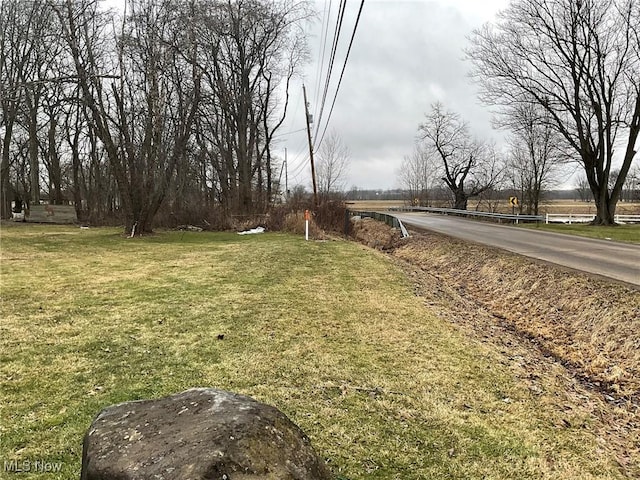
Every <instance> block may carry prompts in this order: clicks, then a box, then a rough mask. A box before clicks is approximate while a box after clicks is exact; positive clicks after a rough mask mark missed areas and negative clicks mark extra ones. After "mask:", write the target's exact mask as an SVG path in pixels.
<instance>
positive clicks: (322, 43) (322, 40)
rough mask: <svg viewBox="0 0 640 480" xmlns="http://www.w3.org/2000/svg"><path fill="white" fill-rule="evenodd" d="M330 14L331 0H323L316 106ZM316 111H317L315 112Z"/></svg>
mask: <svg viewBox="0 0 640 480" xmlns="http://www.w3.org/2000/svg"><path fill="white" fill-rule="evenodd" d="M330 16H331V0H328V2H327V0H325V1H324V12H323V15H322V26H321V32H322V34H321V36H320V49H319V51H318V57H319V58H320V64H319V65H318V74H317V75H316V91H315V97H314V100H313V102H314V103H315V105H316V107H317V106H318V105H319V102H318V97H319V95H320V80H322V69H323V67H324V56H325V53H326V52H327V34H328V33H329V18H330ZM316 113H317V112H316Z"/></svg>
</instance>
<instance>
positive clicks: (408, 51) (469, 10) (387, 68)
mask: <svg viewBox="0 0 640 480" xmlns="http://www.w3.org/2000/svg"><path fill="white" fill-rule="evenodd" d="M329 3H331V6H330V20H329V21H330V23H329V34H328V36H329V39H328V42H331V39H332V32H333V27H334V25H335V18H336V15H337V9H338V4H339V2H338V0H333V1H331V2H330V1H329V0H326V1H325V0H316V2H315V4H316V9H317V10H318V20H317V21H316V22H315V23H314V24H310V25H309V28H308V42H309V48H310V54H311V61H310V63H309V64H308V65H307V66H306V68H305V70H304V75H303V78H302V79H300V81H299V82H297V83H296V85H294V86H293V92H292V97H291V105H290V110H289V115H288V118H287V120H286V121H285V124H284V125H283V127H282V130H281V132H282V133H287V132H293V131H297V130H300V129H303V128H304V126H305V124H304V103H303V100H302V81H304V83H305V85H306V88H307V97H308V100H309V103H310V109H311V111H312V112H313V113H314V114H315V115H314V119H315V120H316V121H317V118H318V116H317V109H318V108H319V103H320V98H318V97H319V96H320V95H321V93H322V92H321V91H320V92H318V88H317V82H318V68H319V64H320V57H321V49H320V43H321V42H320V40H321V35H320V33H321V21H322V17H323V12H324V11H325V6H328V4H329ZM507 4H508V0H483V1H477V0H367V1H366V2H365V5H364V8H363V11H362V16H361V18H360V23H359V25H358V30H357V32H356V37H355V40H354V45H353V47H352V50H351V54H350V56H349V61H348V63H347V67H346V71H345V74H344V78H343V80H342V86H341V87H340V93H339V94H338V99H337V101H336V105H335V108H334V111H333V114H332V116H331V120H330V123H329V130H335V131H336V132H337V133H338V134H339V135H340V137H341V138H342V140H343V142H344V143H345V144H346V145H347V146H348V147H349V149H350V151H351V160H350V167H349V172H348V178H347V180H346V188H351V187H352V186H354V185H355V186H358V187H359V188H364V189H390V188H396V187H399V186H400V185H399V183H398V181H397V171H398V169H399V166H400V163H401V162H402V158H403V156H404V155H408V154H410V153H411V150H412V148H413V145H414V141H415V137H416V132H417V128H418V125H419V124H420V123H421V122H422V120H423V117H424V114H425V113H426V112H427V111H428V110H429V108H430V105H431V104H432V103H434V102H436V101H440V102H442V103H443V104H444V105H445V107H446V108H447V109H450V110H453V111H455V112H457V113H459V114H460V115H461V116H462V117H463V118H464V119H465V120H467V121H468V122H469V124H470V128H471V130H472V132H473V133H474V134H475V135H477V136H478V137H481V138H487V139H488V138H494V139H497V138H498V137H499V135H500V133H499V132H494V131H493V130H492V129H491V126H490V118H491V115H490V113H489V110H488V108H487V107H485V106H483V105H481V104H480V102H479V101H478V99H477V97H476V92H477V90H476V87H475V86H474V85H473V84H472V83H471V81H470V80H469V78H468V77H467V73H468V71H469V68H470V65H469V63H468V62H466V61H465V60H464V59H463V56H464V53H463V49H464V48H465V46H466V45H467V39H466V37H467V36H468V35H469V34H470V33H471V31H472V30H473V29H475V28H477V27H479V26H481V25H482V24H483V23H484V22H486V21H491V20H492V19H493V18H494V16H495V14H496V12H497V11H499V10H501V9H503V8H505V7H506V6H507ZM359 6H360V1H358V0H351V1H349V2H348V3H347V13H346V15H345V19H344V22H343V27H342V33H341V38H340V44H341V47H342V48H339V49H338V53H337V55H336V61H335V64H334V67H333V70H334V72H333V74H332V79H333V81H332V84H331V86H330V88H329V95H328V98H327V104H326V106H325V112H324V114H323V120H322V128H323V129H324V123H325V120H326V118H327V115H328V114H329V109H330V106H331V105H330V101H331V100H332V99H333V95H334V92H335V88H336V85H337V81H338V78H339V76H340V70H341V69H342V65H343V63H344V56H345V53H346V48H347V45H348V40H349V38H350V36H351V32H352V30H353V25H354V22H355V17H356V14H357V10H358V8H359ZM329 49H330V44H329V45H328V46H327V53H326V56H328V51H329ZM325 63H326V61H325ZM336 70H337V71H336ZM325 75H326V66H325V67H324V69H323V71H322V77H321V78H322V80H321V82H322V85H324V81H325V80H324V79H325ZM325 138H326V137H325ZM280 139H281V140H280V143H279V144H278V146H277V148H276V151H275V153H276V154H277V155H279V156H281V157H282V158H284V148H285V147H286V148H287V154H288V163H289V168H288V170H289V185H290V187H289V188H291V185H296V184H302V185H305V186H307V187H310V185H311V173H310V166H309V154H308V147H307V140H306V133H305V132H297V133H293V134H289V135H283V136H282V137H280Z"/></svg>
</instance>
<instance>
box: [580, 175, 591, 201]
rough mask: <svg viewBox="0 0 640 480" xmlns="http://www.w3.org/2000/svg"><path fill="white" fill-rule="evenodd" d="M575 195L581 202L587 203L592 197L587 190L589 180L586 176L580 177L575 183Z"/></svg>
mask: <svg viewBox="0 0 640 480" xmlns="http://www.w3.org/2000/svg"><path fill="white" fill-rule="evenodd" d="M576 193H577V194H578V198H579V199H580V201H581V202H589V201H590V200H591V199H592V198H593V197H592V196H591V191H590V189H589V180H587V176H586V175H582V176H580V177H579V178H578V180H577V181H576Z"/></svg>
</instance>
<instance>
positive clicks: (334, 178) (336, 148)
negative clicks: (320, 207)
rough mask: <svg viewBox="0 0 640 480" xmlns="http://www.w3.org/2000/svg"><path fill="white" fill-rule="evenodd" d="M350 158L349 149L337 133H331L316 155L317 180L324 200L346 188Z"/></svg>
mask: <svg viewBox="0 0 640 480" xmlns="http://www.w3.org/2000/svg"><path fill="white" fill-rule="evenodd" d="M349 156H350V153H349V147H347V146H346V145H345V144H344V142H343V141H342V139H341V138H340V136H339V135H338V134H337V133H336V132H335V131H331V132H330V133H329V136H328V137H327V138H326V140H324V141H323V142H322V144H321V145H320V149H319V150H318V152H317V154H316V164H315V168H316V180H317V182H318V193H319V194H320V197H321V198H322V199H327V198H329V196H330V195H331V194H332V193H335V192H338V191H340V190H342V189H343V188H344V182H345V176H346V174H347V171H348V168H349Z"/></svg>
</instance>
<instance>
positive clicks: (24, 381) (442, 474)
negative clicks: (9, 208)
mask: <svg viewBox="0 0 640 480" xmlns="http://www.w3.org/2000/svg"><path fill="white" fill-rule="evenodd" d="M0 240H1V245H0V246H1V257H0V268H1V270H0V273H1V299H2V304H1V307H0V317H1V318H2V320H1V322H0V464H1V463H4V462H9V461H13V460H17V461H18V462H23V461H31V462H33V461H35V460H39V461H45V462H52V463H53V462H60V463H61V464H62V470H61V472H60V473H57V474H44V475H40V476H39V478H60V479H76V478H78V476H79V472H80V456H81V452H82V436H83V434H84V432H85V430H86V429H87V427H88V426H89V424H90V422H91V420H92V418H93V417H94V415H95V414H96V413H97V412H98V411H99V410H100V409H102V408H103V407H105V406H107V405H110V404H114V403H118V402H122V401H126V400H133V399H141V398H150V397H159V396H164V395H168V394H171V393H175V392H178V391H182V390H185V389H187V388H190V387H196V386H213V387H217V388H223V389H228V390H232V391H236V392H239V393H243V394H247V395H250V396H252V397H254V398H256V399H258V400H261V401H264V402H267V403H270V404H272V405H274V406H276V407H278V408H279V409H281V410H282V411H283V412H285V413H286V414H287V415H288V416H289V417H290V418H291V419H292V420H293V421H294V422H295V423H297V424H298V425H299V426H300V427H301V428H302V429H303V430H304V431H305V432H306V433H307V434H308V435H309V436H310V437H311V439H312V442H313V444H314V446H315V448H316V450H318V451H319V452H320V453H321V454H322V455H323V456H324V457H325V458H327V459H328V462H329V466H330V467H331V469H332V471H333V472H334V473H335V474H336V475H340V476H342V477H344V478H347V479H350V480H355V479H403V480H407V479H409V480H410V479H426V478H434V479H435V478H438V479H444V478H446V479H476V478H477V479H480V478H484V479H523V478H548V479H577V478H580V479H588V478H622V476H621V474H620V473H619V470H618V466H617V464H616V462H615V459H613V458H612V457H611V456H610V455H608V454H607V453H605V450H603V449H602V448H601V444H599V443H598V438H597V437H596V435H595V434H593V433H592V431H591V429H590V428H589V424H590V422H591V418H590V417H589V416H585V415H584V414H583V413H581V412H580V411H574V410H572V409H571V408H567V409H566V411H565V412H562V417H559V416H558V414H557V413H556V411H555V410H549V409H547V408H545V403H544V401H543V400H541V397H539V396H536V395H534V394H532V393H531V392H530V391H529V390H528V389H527V388H526V387H525V386H524V385H523V384H522V383H521V382H520V381H519V380H518V379H517V378H514V376H513V374H512V372H511V370H509V368H508V367H507V366H505V365H504V362H503V361H502V357H500V354H499V352H497V351H495V350H493V349H492V348H490V347H489V346H487V345H485V344H482V343H481V342H480V341H478V340H475V339H472V338H468V337H466V336H465V335H464V334H463V333H462V332H461V331H459V330H458V329H457V328H456V327H455V326H454V325H452V324H450V323H449V322H447V321H446V320H443V319H441V318H438V317H436V316H435V315H434V314H432V313H431V312H430V311H429V310H427V309H426V308H425V306H424V304H423V303H422V301H421V300H420V299H419V298H418V297H416V296H415V295H414V293H413V289H412V285H411V284H410V282H409V281H408V280H407V279H406V277H404V276H403V274H402V273H401V272H400V270H399V269H398V268H397V267H396V266H394V265H393V264H392V263H391V262H390V261H389V260H388V259H387V258H386V257H384V256H383V255H381V254H379V253H377V252H373V251H371V250H368V249H365V248H364V247H362V246H360V245H357V244H354V243H349V242H342V241H334V242H305V241H304V240H303V239H302V238H299V237H295V236H291V235H284V234H264V235H255V236H238V235H233V234H228V233H219V234H212V233H189V232H188V233H181V232H167V233H160V234H158V235H155V236H152V237H146V238H142V239H125V238H123V237H121V236H120V235H119V230H115V229H90V230H80V229H76V228H72V227H52V226H46V227H45V226H16V227H3V228H2V231H1V238H0ZM219 334H224V340H218V339H217V337H218V335H219ZM554 395H556V393H555V392H549V396H550V397H553V396H554ZM0 477H1V478H12V479H19V478H33V477H32V476H30V475H28V474H15V473H6V472H4V471H0Z"/></svg>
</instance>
